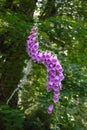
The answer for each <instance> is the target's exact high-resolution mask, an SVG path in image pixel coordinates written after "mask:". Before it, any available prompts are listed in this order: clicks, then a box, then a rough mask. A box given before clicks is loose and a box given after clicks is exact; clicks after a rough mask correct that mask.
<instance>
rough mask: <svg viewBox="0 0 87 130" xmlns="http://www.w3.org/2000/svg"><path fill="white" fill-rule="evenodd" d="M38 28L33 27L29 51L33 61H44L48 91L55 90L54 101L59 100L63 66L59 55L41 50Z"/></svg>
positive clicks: (29, 40) (28, 46)
mask: <svg viewBox="0 0 87 130" xmlns="http://www.w3.org/2000/svg"><path fill="white" fill-rule="evenodd" d="M36 29H37V28H35V27H33V28H32V30H31V33H30V36H29V37H28V40H27V52H28V55H30V56H31V58H32V59H33V61H35V62H42V63H43V64H44V65H45V66H46V68H47V92H50V91H51V90H53V91H54V96H53V102H54V103H55V102H58V100H59V95H60V90H61V88H62V84H61V81H62V80H63V79H64V75H63V73H62V72H63V68H62V66H61V65H60V63H59V60H58V59H57V56H54V55H52V54H51V53H50V52H47V51H46V52H39V51H38V48H39V43H36V35H37V33H36ZM52 110H53V104H51V105H50V106H49V107H48V114H51V113H52Z"/></svg>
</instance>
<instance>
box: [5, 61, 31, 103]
mask: <svg viewBox="0 0 87 130" xmlns="http://www.w3.org/2000/svg"><path fill="white" fill-rule="evenodd" d="M31 67H32V61H31V60H29V61H28V62H27V66H26V67H25V68H24V70H23V72H24V77H23V78H22V79H21V80H20V83H19V84H18V86H17V88H16V89H15V90H14V91H13V93H12V94H11V96H10V97H9V98H8V100H7V102H6V104H9V102H10V100H11V99H12V97H13V96H14V94H15V93H16V92H17V91H18V90H19V89H20V88H22V87H23V86H24V84H25V83H26V81H27V76H28V74H29V73H30V71H31Z"/></svg>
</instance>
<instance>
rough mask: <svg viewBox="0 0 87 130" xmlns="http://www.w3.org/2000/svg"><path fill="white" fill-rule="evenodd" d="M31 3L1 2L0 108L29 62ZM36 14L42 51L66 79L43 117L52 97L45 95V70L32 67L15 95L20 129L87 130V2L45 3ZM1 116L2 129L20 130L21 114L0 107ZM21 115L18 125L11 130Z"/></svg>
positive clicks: (75, 0) (31, 20) (32, 3)
mask: <svg viewBox="0 0 87 130" xmlns="http://www.w3.org/2000/svg"><path fill="white" fill-rule="evenodd" d="M35 3H36V1H34V0H32V2H31V0H29V1H28V0H25V1H22V0H12V1H10V2H9V0H1V1H0V8H1V9H0V11H1V12H0V41H1V43H0V103H3V102H4V103H6V100H7V99H8V97H9V96H10V94H11V93H12V92H13V90H14V88H16V87H17V84H18V83H19V80H20V78H22V76H23V73H22V69H23V67H24V66H25V64H24V60H26V59H27V57H28V56H27V53H26V47H25V42H26V39H27V36H28V35H29V31H30V28H31V27H32V25H33V23H34V21H33V12H34V9H35V8H36V6H35ZM40 11H41V13H40V16H39V18H40V21H39V23H38V24H39V26H38V27H39V34H38V41H39V42H40V50H41V51H46V50H47V51H51V52H52V53H53V54H56V55H57V57H58V59H59V60H60V62H61V64H62V66H63V68H64V75H65V79H64V81H63V87H62V90H61V94H60V100H59V103H57V104H56V105H55V108H54V111H53V114H52V115H51V116H49V115H47V114H46V111H47V107H48V106H49V104H50V103H51V102H52V95H53V94H52V93H47V92H46V82H47V81H46V68H45V67H44V65H43V64H37V63H33V66H32V69H31V72H30V74H29V76H28V81H27V83H26V84H25V86H23V88H22V89H21V90H20V91H19V94H18V107H19V108H20V109H21V110H23V112H24V114H25V123H24V129H25V130H28V129H31V130H35V129H38V130H57V129H58V130H86V129H87V103H86V102H87V1H86V0H84V1H82V0H71V1H70V0H65V1H64V0H63V1H57V0H56V2H55V0H50V2H49V1H48V0H45V1H42V2H41V6H40ZM15 97H16V98H17V95H15V96H14V98H13V102H12V104H13V105H14V106H15V104H17V100H16V101H15V99H16V98H15ZM15 102H16V103H15ZM0 113H1V114H0V116H1V117H2V118H1V119H0V123H1V124H4V125H2V126H3V128H2V127H1V128H2V129H6V130H10V129H13V130H17V129H22V121H23V120H22V119H23V118H22V117H23V115H21V112H20V111H18V110H16V109H11V108H9V107H7V106H1V109H0ZM3 115H5V116H3ZM12 115H13V116H14V118H13V116H12ZM20 115H21V121H20V123H19V124H20V125H17V126H15V125H16V124H18V121H19V120H18V118H19V117H20ZM4 120H5V123H3V121H4ZM13 123H14V125H12V124H13ZM12 126H14V127H15V128H12ZM19 126H20V127H19Z"/></svg>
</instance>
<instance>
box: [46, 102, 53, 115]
mask: <svg viewBox="0 0 87 130" xmlns="http://www.w3.org/2000/svg"><path fill="white" fill-rule="evenodd" d="M52 111H53V104H51V105H50V106H49V107H48V110H47V113H48V114H51V113H52Z"/></svg>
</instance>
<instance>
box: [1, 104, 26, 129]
mask: <svg viewBox="0 0 87 130" xmlns="http://www.w3.org/2000/svg"><path fill="white" fill-rule="evenodd" d="M23 122H24V114H23V113H22V112H21V111H20V110H17V109H11V108H10V107H8V106H7V105H2V106H0V129H1V130H23Z"/></svg>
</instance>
